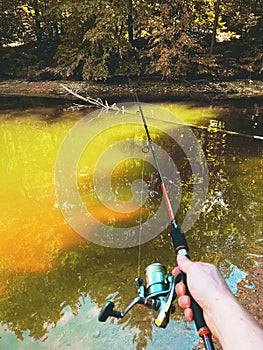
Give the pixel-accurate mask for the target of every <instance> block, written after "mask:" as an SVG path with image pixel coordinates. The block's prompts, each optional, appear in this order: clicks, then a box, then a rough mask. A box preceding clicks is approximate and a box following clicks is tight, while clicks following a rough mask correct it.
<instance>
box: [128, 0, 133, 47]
mask: <svg viewBox="0 0 263 350" xmlns="http://www.w3.org/2000/svg"><path fill="white" fill-rule="evenodd" d="M127 23H128V36H129V43H131V44H132V43H133V18H132V0H128V20H127Z"/></svg>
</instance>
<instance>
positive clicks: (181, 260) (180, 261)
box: [177, 254, 192, 273]
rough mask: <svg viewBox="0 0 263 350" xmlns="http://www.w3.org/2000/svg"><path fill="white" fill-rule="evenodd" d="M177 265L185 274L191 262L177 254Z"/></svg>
mask: <svg viewBox="0 0 263 350" xmlns="http://www.w3.org/2000/svg"><path fill="white" fill-rule="evenodd" d="M177 264H178V266H179V267H180V269H181V270H182V271H183V272H185V273H187V272H188V270H189V268H190V266H191V264H192V261H191V260H189V258H188V257H187V256H185V255H183V254H178V255H177Z"/></svg>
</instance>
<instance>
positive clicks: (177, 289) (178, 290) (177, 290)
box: [175, 282, 186, 296]
mask: <svg viewBox="0 0 263 350" xmlns="http://www.w3.org/2000/svg"><path fill="white" fill-rule="evenodd" d="M175 293H176V294H177V295H179V296H181V295H184V294H185V293H186V286H185V284H184V283H183V282H179V283H177V285H176V286H175Z"/></svg>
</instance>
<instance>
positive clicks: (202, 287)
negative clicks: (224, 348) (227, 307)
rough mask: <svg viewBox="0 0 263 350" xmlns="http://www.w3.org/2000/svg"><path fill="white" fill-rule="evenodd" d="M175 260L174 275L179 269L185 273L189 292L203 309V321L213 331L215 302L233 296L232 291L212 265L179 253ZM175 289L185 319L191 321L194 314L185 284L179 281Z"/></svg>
mask: <svg viewBox="0 0 263 350" xmlns="http://www.w3.org/2000/svg"><path fill="white" fill-rule="evenodd" d="M177 262H178V267H176V268H175V269H174V270H173V275H174V276H176V275H177V274H178V273H179V271H180V270H182V271H183V272H185V273H186V275H187V284H188V289H189V292H190V293H191V295H192V297H193V298H194V299H195V300H196V302H197V303H198V304H199V306H200V307H201V308H202V309H203V313H204V318H205V321H206V323H207V325H208V327H209V328H210V329H211V331H212V333H213V330H212V328H213V326H212V324H213V318H214V306H215V303H217V302H218V301H219V300H224V299H227V298H229V297H230V298H233V295H232V293H231V292H230V290H229V289H228V287H227V285H226V283H225V281H224V279H223V278H222V276H221V274H220V273H219V271H218V269H217V268H216V267H215V266H214V265H212V264H208V263H202V262H192V261H191V260H189V259H188V258H187V257H186V256H184V255H180V254H179V255H178V256H177ZM175 291H176V294H177V295H178V296H179V298H178V304H179V306H180V307H181V308H183V309H184V314H185V318H186V320H188V321H192V320H193V317H194V315H193V310H192V309H191V299H190V297H189V296H187V295H185V293H186V286H185V284H184V283H183V282H179V283H178V284H177V285H176V287H175ZM214 333H215V332H214ZM214 335H215V334H214Z"/></svg>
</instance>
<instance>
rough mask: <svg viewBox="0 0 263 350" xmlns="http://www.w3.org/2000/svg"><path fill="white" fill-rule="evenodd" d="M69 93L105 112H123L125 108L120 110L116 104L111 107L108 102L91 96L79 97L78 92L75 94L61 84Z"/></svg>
mask: <svg viewBox="0 0 263 350" xmlns="http://www.w3.org/2000/svg"><path fill="white" fill-rule="evenodd" d="M60 85H61V86H62V87H63V88H64V89H65V90H66V91H67V92H69V93H70V94H71V95H73V96H75V97H77V98H78V99H80V100H82V101H85V102H87V103H90V104H91V105H94V106H95V107H99V108H103V109H105V110H107V111H108V110H114V111H118V112H119V111H123V110H124V107H123V106H122V107H121V108H119V107H118V106H117V104H116V103H113V104H112V105H109V104H108V102H107V101H105V102H103V101H102V99H100V98H93V97H90V96H87V97H84V96H82V95H79V94H78V93H77V92H74V91H73V90H71V89H70V88H68V87H67V86H66V85H64V84H60Z"/></svg>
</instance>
